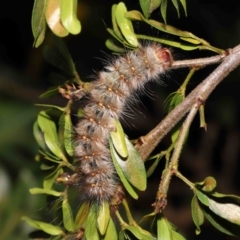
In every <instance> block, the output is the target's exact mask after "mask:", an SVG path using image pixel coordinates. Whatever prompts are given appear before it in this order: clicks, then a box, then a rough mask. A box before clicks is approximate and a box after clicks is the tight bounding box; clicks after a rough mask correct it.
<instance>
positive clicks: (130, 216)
mask: <svg viewBox="0 0 240 240" xmlns="http://www.w3.org/2000/svg"><path fill="white" fill-rule="evenodd" d="M122 204H123V206H124V208H125V211H126V215H127V218H128V221H129V224H130V225H132V226H135V225H137V224H136V222H135V220H134V219H133V217H132V214H131V212H130V209H129V207H128V203H127V201H126V199H125V198H124V199H123V200H122Z"/></svg>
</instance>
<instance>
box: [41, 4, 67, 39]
mask: <svg viewBox="0 0 240 240" xmlns="http://www.w3.org/2000/svg"><path fill="white" fill-rule="evenodd" d="M60 2H61V0H47V5H46V12H45V14H46V20H47V24H48V26H49V28H50V29H51V30H52V32H53V33H54V34H56V35H57V36H58V37H65V36H67V35H68V31H67V30H66V29H65V27H64V26H63V25H62V23H61V20H60Z"/></svg>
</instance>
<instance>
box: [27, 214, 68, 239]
mask: <svg viewBox="0 0 240 240" xmlns="http://www.w3.org/2000/svg"><path fill="white" fill-rule="evenodd" d="M22 220H24V221H26V222H27V223H28V224H29V225H30V226H32V227H34V228H37V229H40V230H43V231H44V232H46V233H48V234H50V235H53V236H57V235H64V233H63V231H62V229H61V228H60V227H58V226H54V225H52V224H49V223H45V222H41V221H36V220H33V219H31V218H29V217H25V216H24V217H22Z"/></svg>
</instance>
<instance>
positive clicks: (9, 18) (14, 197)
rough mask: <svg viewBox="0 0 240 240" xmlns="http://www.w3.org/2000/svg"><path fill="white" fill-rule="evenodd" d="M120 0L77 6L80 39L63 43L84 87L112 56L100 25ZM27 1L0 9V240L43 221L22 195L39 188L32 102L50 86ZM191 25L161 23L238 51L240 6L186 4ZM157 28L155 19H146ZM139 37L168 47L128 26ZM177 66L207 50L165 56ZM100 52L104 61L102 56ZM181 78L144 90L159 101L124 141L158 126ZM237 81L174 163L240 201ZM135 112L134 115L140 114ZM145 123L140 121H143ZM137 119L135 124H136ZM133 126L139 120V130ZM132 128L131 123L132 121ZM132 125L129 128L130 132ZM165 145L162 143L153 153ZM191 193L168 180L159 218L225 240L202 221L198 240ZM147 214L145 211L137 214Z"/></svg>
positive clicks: (35, 203)
mask: <svg viewBox="0 0 240 240" xmlns="http://www.w3.org/2000/svg"><path fill="white" fill-rule="evenodd" d="M113 3H118V2H117V1H103V0H95V1H93V0H89V1H85V0H81V1H80V3H79V8H78V16H79V19H80V20H81V23H82V32H81V34H79V35H78V36H69V37H67V38H66V39H65V40H66V43H67V45H68V47H69V50H70V52H71V54H72V57H73V59H74V61H75V63H76V66H77V69H78V72H79V74H80V76H81V77H83V78H87V77H88V76H89V75H91V74H92V73H93V70H96V71H97V70H100V69H101V68H102V66H103V65H102V61H101V60H99V58H104V53H109V51H108V50H107V49H106V47H105V45H104V42H105V40H106V39H107V38H108V37H109V36H108V34H107V32H106V25H107V26H108V27H111V17H110V12H111V6H112V4H113ZM125 3H126V5H127V7H128V10H133V9H139V3H138V1H125ZM32 6H33V1H30V0H28V1H4V4H2V6H1V7H0V114H1V115H0V116H1V117H0V240H5V239H7V240H12V239H27V234H28V233H29V232H30V231H31V230H32V229H31V228H30V227H29V226H28V225H27V224H25V223H23V222H20V217H21V216H22V215H28V216H31V217H33V218H38V219H47V218H48V217H49V216H48V213H46V212H44V211H41V209H42V208H43V207H44V205H45V202H44V197H43V196H36V195H35V196H31V195H30V194H29V191H28V189H29V188H31V187H41V181H42V179H43V177H44V173H43V172H42V171H41V170H40V169H39V163H37V162H36V161H34V157H35V155H36V153H37V150H38V147H37V144H36V143H35V140H34V138H33V135H32V125H33V122H34V121H35V119H36V116H37V114H38V111H39V109H38V108H37V107H36V106H34V104H35V103H39V102H43V101H42V100H41V101H40V100H39V99H38V96H39V95H40V94H41V93H43V92H44V91H45V90H46V89H47V88H48V87H50V86H51V83H50V82H49V81H48V78H47V76H48V74H49V72H50V71H51V68H50V66H49V65H48V64H46V62H45V60H44V59H43V55H42V51H43V47H44V45H45V44H48V43H49V41H50V31H48V33H47V35H46V39H45V42H44V44H43V45H42V46H41V47H39V48H38V49H35V48H33V47H32V45H33V36H32V33H31V11H32ZM187 8H188V17H184V15H183V11H181V14H182V15H181V18H180V19H178V18H177V14H176V11H175V9H174V8H173V7H172V4H169V9H168V15H167V16H168V17H167V19H168V24H170V25H173V26H175V27H178V28H180V29H182V30H187V31H190V32H192V33H194V34H195V35H197V36H199V37H201V38H203V39H205V40H207V41H208V42H210V43H211V44H212V45H213V46H216V47H219V48H222V49H227V48H231V47H234V46H235V45H237V44H239V42H240V4H239V3H238V2H237V1H234V0H229V1H227V2H226V1H222V2H219V1H216V0H215V1H214V0H201V1H200V0H187ZM153 18H155V19H156V20H158V21H161V16H160V14H159V13H158V11H156V12H155V13H154V15H153ZM135 27H136V32H145V33H146V32H147V33H148V34H150V35H153V36H159V37H163V38H167V39H171V38H172V37H171V36H168V35H167V34H166V33H164V34H162V33H161V32H157V31H156V30H154V29H151V28H150V27H148V26H147V27H146V26H143V25H141V24H135ZM172 50H173V54H174V56H175V58H178V59H187V58H194V57H195V58H198V57H203V56H210V55H212V53H210V52H207V51H194V52H183V51H181V50H178V49H172ZM103 52H104V53H103ZM212 69H213V67H207V68H206V69H204V70H202V71H200V72H198V73H197V74H196V75H195V76H194V78H193V79H192V81H191V83H190V86H189V89H188V91H190V90H191V89H192V88H194V86H196V85H197V84H198V83H199V82H200V81H201V80H203V79H204V77H205V76H207V75H208V74H209V72H211V70H212ZM186 74H187V71H186V70H184V69H180V70H178V71H172V72H170V73H169V74H168V76H167V77H165V78H163V80H164V82H165V86H164V87H159V86H156V85H151V86H150V87H152V89H155V92H156V96H154V97H153V99H151V98H150V97H142V102H143V103H144V105H145V108H143V109H141V110H140V109H139V111H137V113H136V120H134V122H131V123H130V124H128V126H126V131H127V132H128V133H129V135H130V136H131V137H134V138H135V137H138V136H140V135H141V134H146V133H147V131H149V130H150V129H152V128H153V127H154V126H155V125H156V124H157V123H158V122H159V121H160V120H161V119H162V118H163V115H164V113H163V101H164V99H165V98H166V96H167V95H168V94H169V93H171V92H172V91H174V90H176V89H177V88H178V87H179V85H180V84H181V82H182V81H183V80H184V77H185V76H186ZM239 77H240V72H239V70H236V71H234V73H231V74H230V75H229V76H228V77H227V78H226V79H225V80H224V82H223V83H221V84H220V85H219V86H218V87H217V89H216V90H215V91H214V92H213V93H212V95H211V96H210V98H209V99H208V101H207V103H206V120H207V124H208V131H207V132H205V131H204V130H203V129H199V122H198V119H196V121H195V122H194V123H193V126H192V128H191V131H190V135H189V139H188V143H187V145H186V147H185V150H184V152H183V155H182V158H181V160H180V170H181V171H182V172H183V173H184V174H186V176H188V177H189V178H190V180H191V181H193V182H194V181H202V180H203V179H204V178H205V177H206V176H209V175H211V176H214V177H215V178H216V180H217V181H218V189H217V190H218V191H219V192H222V193H226V194H230V193H231V194H238V195H240V187H239V182H240V177H239V176H240V164H239V159H240V154H239V153H240V151H239V146H240V131H239V130H240V129H239V112H240V104H239V101H240V95H239V89H240V81H239ZM45 102H46V103H59V104H64V101H63V100H62V98H61V97H60V96H57V97H54V98H51V99H47V100H45ZM140 111H141V113H140ZM143 116H144V117H143ZM137 119H138V120H137ZM139 119H140V120H141V121H139ZM131 121H133V120H131ZM132 125H134V126H135V127H131V126H132ZM168 145H169V139H168V138H166V139H165V140H164V141H163V142H162V143H161V145H160V147H159V149H165V148H167V147H168ZM158 170H159V171H156V172H157V173H156V174H155V175H154V176H152V177H151V178H150V180H149V185H148V190H147V192H146V193H142V196H141V198H140V200H139V201H138V202H137V203H134V207H135V208H134V209H135V210H136V215H137V217H136V218H138V215H140V214H141V216H142V212H145V213H150V212H151V210H152V209H151V208H150V205H151V203H152V202H153V201H154V198H155V192H156V190H157V187H158V182H159V180H160V173H161V164H160V167H159V169H158ZM191 197H192V192H191V191H190V189H189V188H188V187H187V186H186V185H184V184H183V183H182V182H180V181H179V180H177V179H173V181H172V183H171V187H170V192H169V203H168V207H167V209H166V211H165V215H166V216H167V218H168V219H169V220H170V221H172V222H173V223H174V224H176V225H177V226H178V227H179V229H180V231H181V232H182V233H183V234H184V235H185V236H186V237H187V238H188V239H198V240H201V239H220V240H225V239H232V238H230V237H228V236H226V235H224V234H221V233H219V232H218V231H217V230H215V228H213V227H212V226H211V225H210V224H208V223H207V222H206V223H205V224H204V226H203V227H202V233H201V234H200V235H199V236H195V234H194V231H195V228H194V226H193V223H192V219H191V212H190V201H191ZM143 209H145V210H143Z"/></svg>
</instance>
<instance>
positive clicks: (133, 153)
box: [116, 137, 147, 191]
mask: <svg viewBox="0 0 240 240" xmlns="http://www.w3.org/2000/svg"><path fill="white" fill-rule="evenodd" d="M125 141H126V144H127V149H128V153H129V155H128V158H127V160H126V161H123V160H122V159H121V158H120V157H118V158H116V160H117V162H118V164H119V166H120V168H121V169H122V171H123V174H124V176H125V177H126V179H127V180H128V181H129V182H130V183H131V184H132V185H133V186H134V187H136V188H137V189H139V190H140V191H144V190H145V189H146V187H147V175H146V170H145V166H144V163H143V160H142V158H141V156H140V155H139V153H138V151H137V150H136V148H135V147H134V146H133V144H132V143H131V142H130V140H129V139H128V138H127V137H125Z"/></svg>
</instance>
